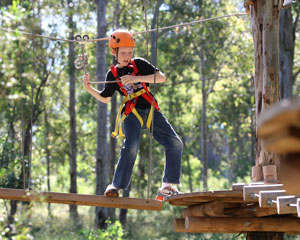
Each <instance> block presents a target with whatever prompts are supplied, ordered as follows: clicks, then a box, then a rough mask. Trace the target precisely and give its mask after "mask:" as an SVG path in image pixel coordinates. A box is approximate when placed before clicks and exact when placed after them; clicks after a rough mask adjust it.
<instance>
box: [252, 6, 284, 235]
mask: <svg viewBox="0 0 300 240" xmlns="http://www.w3.org/2000/svg"><path fill="white" fill-rule="evenodd" d="M281 3H282V2H281V0H278V1H269V0H260V1H255V2H254V5H253V6H251V26H252V32H253V42H254V54H255V56H254V63H255V76H254V82H255V98H256V119H257V118H258V117H259V115H260V114H261V113H262V112H263V111H265V110H267V109H268V108H269V107H270V106H271V105H272V104H274V103H275V102H278V101H279V100H280V91H279V89H280V83H279V56H278V55H279V54H278V52H279V50H278V49H279V14H280V9H281V5H282V4H281ZM280 160H281V156H280V155H278V154H274V153H270V152H268V151H266V150H265V149H264V147H263V145H262V142H261V140H260V139H259V138H257V143H256V165H269V164H275V165H276V166H277V172H278V174H277V175H278V176H279V178H280V174H279V173H280V171H279V170H280ZM266 236H268V238H266ZM247 239H248V240H251V239H283V234H280V235H278V234H275V233H259V232H255V233H248V234H247Z"/></svg>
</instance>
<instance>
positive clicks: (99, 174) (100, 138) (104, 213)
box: [95, 0, 109, 228]
mask: <svg viewBox="0 0 300 240" xmlns="http://www.w3.org/2000/svg"><path fill="white" fill-rule="evenodd" d="M96 3H97V38H102V37H105V36H106V18H105V16H106V5H107V0H96ZM96 68H97V71H96V75H97V81H104V80H105V76H106V68H107V65H106V49H105V42H97V45H96ZM102 88H103V85H102V84H99V85H98V89H99V90H102ZM97 112H98V119H97V152H96V181H97V182H96V194H97V195H103V193H104V190H105V187H106V185H107V184H108V144H107V130H106V126H107V105H106V104H104V103H101V102H98V105H97ZM108 218H109V212H108V209H107V208H101V207H96V209H95V226H96V227H97V228H105V227H106V223H105V222H106V220H107V219H108Z"/></svg>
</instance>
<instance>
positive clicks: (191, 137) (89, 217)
mask: <svg viewBox="0 0 300 240" xmlns="http://www.w3.org/2000/svg"><path fill="white" fill-rule="evenodd" d="M145 3H146V5H145V7H144V8H143V1H136V0H132V1H123V0H111V1H105V0H96V1H81V0H61V1H54V0H36V1H26V0H24V1H21V0H20V1H15V0H14V1H11V0H5V1H1V2H0V8H1V9H0V12H1V16H0V31H1V34H0V85H1V90H0V95H1V101H0V118H1V122H2V124H1V125H0V186H1V187H6V188H20V189H22V188H24V187H25V188H31V189H35V190H41V191H54V192H73V193H76V192H77V193H81V194H103V191H104V189H105V187H106V185H107V184H108V183H110V182H111V179H112V176H113V172H114V167H115V164H116V161H117V159H118V155H119V150H120V148H121V146H122V140H121V139H118V140H114V139H112V138H111V137H110V133H111V132H112V129H113V128H114V123H115V117H116V111H117V108H118V106H119V105H120V103H121V98H120V96H115V97H114V98H113V99H112V102H111V103H110V104H108V105H105V104H102V103H98V102H97V101H96V100H95V99H94V98H92V97H91V96H90V95H89V94H88V93H87V92H86V91H85V90H84V87H83V85H82V77H83V74H84V71H83V70H82V69H81V70H77V69H75V67H74V61H75V59H76V57H77V55H78V54H80V53H81V49H80V46H79V44H77V43H72V42H64V41H53V40H49V39H45V38H39V37H33V36H31V35H27V34H24V33H22V32H21V31H25V32H31V33H35V34H42V35H47V36H54V37H59V38H64V39H74V37H75V35H77V34H81V35H84V34H87V35H89V36H90V38H93V39H94V38H101V37H108V36H109V34H110V33H111V32H112V31H113V30H114V29H116V28H120V27H121V28H126V29H129V30H131V31H133V32H136V31H142V30H145V29H146V26H145V12H146V16H147V28H148V29H150V28H151V29H153V28H155V27H156V26H157V25H158V26H159V27H163V26H169V25H174V24H178V23H182V22H190V21H193V20H196V19H200V18H203V19H205V18H211V17H215V16H222V15H227V14H232V13H239V12H244V11H245V9H244V8H243V3H244V1H242V0H234V1H229V0H224V1H218V0H186V1H178V0H173V1H171V0H170V1H169V0H158V1H152V0H150V1H149V0H148V1H145ZM299 13H300V4H299V3H296V4H294V5H293V6H292V7H291V8H287V9H284V10H282V12H281V18H280V80H281V94H282V98H285V97H290V96H292V95H299V92H300V82H299V80H300V77H299V73H300V57H299V54H296V53H297V52H299V48H300V41H299V33H300V25H299V23H298V17H299ZM8 29H19V30H21V31H18V30H17V31H9V30H8ZM135 39H136V44H137V47H136V49H135V53H134V56H139V57H144V58H146V59H148V60H149V61H150V62H151V63H153V64H155V65H157V66H158V67H159V68H160V69H161V71H162V72H164V73H165V75H166V76H167V81H166V82H165V83H163V84H156V85H155V86H151V89H152V91H154V93H155V96H156V98H157V99H158V102H159V105H160V108H161V111H162V112H163V113H164V115H166V117H167V118H168V119H169V121H170V123H171V124H172V125H173V127H174V129H175V130H176V131H177V133H178V134H179V136H180V137H181V139H182V141H183V143H184V152H183V159H182V178H181V185H180V190H181V191H182V192H197V191H205V190H218V189H230V188H231V185H232V183H237V182H246V183H247V182H250V181H251V177H250V173H251V166H253V165H254V164H255V142H256V135H255V122H256V119H255V99H254V86H253V74H254V52H253V41H252V33H251V26H250V17H249V15H248V16H247V15H246V16H239V17H231V18H223V19H218V20H213V21H208V22H204V23H198V24H193V25H188V26H184V27H176V28H173V29H169V30H163V31H160V32H159V34H158V41H157V46H156V41H155V39H156V35H155V32H154V33H151V34H150V33H149V34H147V35H146V34H141V35H136V37H135ZM147 42H148V45H147ZM156 47H157V54H156V50H155V49H156ZM85 49H86V51H87V53H88V58H89V60H88V66H87V70H88V72H89V74H90V77H91V79H92V81H104V80H105V74H106V72H107V70H108V67H109V66H110V65H111V64H112V63H113V58H112V56H111V55H110V52H109V50H108V43H107V41H101V42H97V43H87V44H86V46H85ZM147 52H149V54H147ZM95 87H98V88H99V89H100V90H101V89H102V88H103V84H99V85H98V86H97V85H95ZM149 137H150V133H149V131H148V130H145V131H144V132H143V134H142V138H141V144H140V150H139V154H138V157H137V160H136V164H135V168H134V173H133V176H132V181H131V185H130V188H129V189H128V190H127V191H124V192H123V196H130V197H140V198H146V197H147V179H148V175H147V171H148V170H147V169H148V163H149V156H148V155H149ZM152 152H153V163H152V173H151V189H150V196H151V197H152V198H154V197H155V194H156V192H157V189H158V188H159V186H160V184H161V178H162V174H163V168H164V150H163V148H162V147H161V146H159V144H158V143H157V142H155V141H154V142H153V148H152ZM179 216H180V208H176V207H170V206H169V205H167V204H164V209H163V211H162V212H147V211H138V210H126V209H121V210H120V209H107V208H94V207H85V206H68V205H58V204H46V203H31V204H28V203H20V202H16V201H5V200H1V201H0V230H1V231H0V239H137V240H139V239H244V238H245V236H243V235H240V236H236V235H230V234H227V235H221V234H185V233H174V232H173V229H172V220H173V218H175V217H179ZM288 238H289V239H292V238H293V239H296V237H288Z"/></svg>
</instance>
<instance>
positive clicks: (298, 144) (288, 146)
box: [264, 126, 300, 154]
mask: <svg viewBox="0 0 300 240" xmlns="http://www.w3.org/2000/svg"><path fill="white" fill-rule="evenodd" d="M264 145H265V147H266V148H267V149H268V150H269V151H271V152H276V153H281V154H287V153H299V152H300V127H294V126H287V127H285V128H283V129H281V130H279V131H278V132H275V133H273V134H272V136H270V137H268V138H265V139H264Z"/></svg>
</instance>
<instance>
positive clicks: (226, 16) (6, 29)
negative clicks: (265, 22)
mask: <svg viewBox="0 0 300 240" xmlns="http://www.w3.org/2000/svg"><path fill="white" fill-rule="evenodd" d="M245 15H248V13H233V14H228V15H223V16H219V17H212V18H205V19H198V20H194V21H191V22H185V23H179V24H176V25H170V26H166V27H161V28H158V27H157V28H156V29H150V30H147V29H146V31H140V32H134V33H132V34H133V35H136V34H144V33H146V34H147V33H149V32H154V31H158V30H159V31H161V30H167V29H172V28H176V27H182V26H188V25H192V24H196V23H203V22H208V21H215V20H218V19H223V18H230V17H239V16H245ZM0 30H3V31H7V32H20V33H22V34H25V35H30V36H34V37H41V38H46V39H50V40H55V41H63V42H78V41H77V40H70V39H64V38H57V37H51V36H45V35H41V34H36V33H30V32H26V31H23V30H20V29H11V28H4V27H0ZM107 40H109V38H108V37H105V38H97V39H89V40H87V42H99V41H107Z"/></svg>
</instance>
